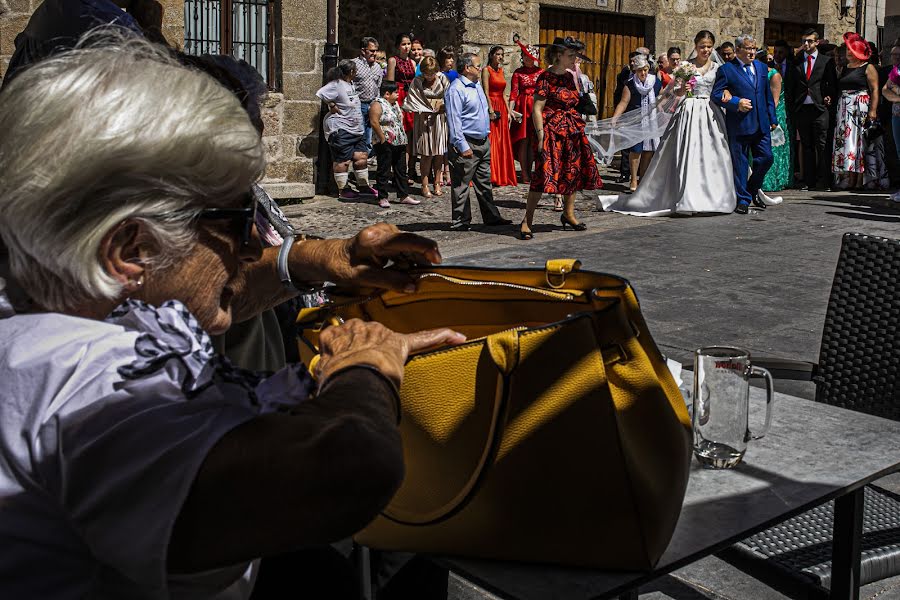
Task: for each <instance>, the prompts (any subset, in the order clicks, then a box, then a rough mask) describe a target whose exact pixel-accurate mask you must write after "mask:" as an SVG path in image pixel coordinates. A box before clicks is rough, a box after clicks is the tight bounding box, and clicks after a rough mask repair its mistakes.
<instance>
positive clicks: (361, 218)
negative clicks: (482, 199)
mask: <svg viewBox="0 0 900 600" xmlns="http://www.w3.org/2000/svg"><path fill="white" fill-rule="evenodd" d="M611 177H612V176H611V175H610V174H606V176H605V177H604V181H608V180H610V179H611ZM622 189H624V186H621V185H617V184H607V188H606V189H604V190H599V191H597V192H581V193H579V194H578V197H577V198H576V202H575V210H576V215H577V217H578V219H579V220H582V221H584V222H585V223H586V224H587V225H588V229H587V231H585V232H576V233H573V232H572V231H571V230H569V231H567V232H563V231H562V228H561V226H560V223H559V215H560V213H558V212H554V211H553V197H552V196H544V198H543V199H542V200H541V204H540V205H539V206H538V210H537V212H536V213H535V219H534V221H535V227H534V232H535V240H540V241H548V240H551V239H555V238H557V237H567V236H572V235H575V236H584V235H590V234H593V233H597V232H598V231H605V230H610V229H616V230H621V229H625V228H631V227H641V226H645V225H650V224H652V223H653V221H655V220H658V219H638V218H634V217H625V216H623V215H618V214H615V213H602V212H597V209H596V200H597V195H598V194H600V193H618V192H619V191H621V190H622ZM420 192H421V188H420V187H419V186H418V184H416V186H414V187H413V194H412V196H413V197H414V198H416V199H417V200H421V201H422V203H421V204H419V205H417V206H409V205H402V204H392V205H391V208H379V206H378V204H377V203H376V202H374V201H373V200H371V199H365V200H358V201H357V200H355V201H342V200H338V199H337V198H334V197H329V196H316V197H315V198H312V199H309V200H305V201H304V202H303V203H301V204H293V205H287V206H284V207H282V208H283V209H284V211H285V213H286V214H287V215H288V216H289V217H290V218H291V220H292V222H293V223H294V225H295V226H297V227H298V228H299V229H300V231H302V232H303V233H306V234H309V235H316V236H320V237H344V236H349V235H353V234H355V233H356V232H358V231H359V230H360V229H362V228H363V227H365V226H367V225H371V224H373V223H378V222H381V221H385V222H388V223H393V224H395V225H397V226H398V227H400V229H403V230H404V231H412V232H415V233H419V234H421V235H424V236H427V237H430V238H432V239H434V240H436V241H437V242H438V243H439V244H440V248H441V252H442V254H443V255H444V257H445V258H449V257H452V256H459V255H462V254H467V253H469V252H478V251H489V250H492V249H495V248H498V247H503V246H508V245H511V244H513V245H514V244H519V243H521V240H519V239H518V238H517V237H516V232H517V231H518V223H520V222H521V221H522V220H523V219H524V218H525V196H526V195H527V194H528V186H527V185H523V184H520V185H519V186H518V187H502V188H494V201H495V203H496V204H497V206H498V207H499V209H500V212H501V213H502V214H503V216H504V217H505V218H508V219H510V220H512V221H513V225H510V226H508V227H500V228H487V227H482V226H481V225H479V223H480V222H481V215H480V213H479V211H478V206H477V202H475V193H474V191H471V201H472V215H473V218H472V224H473V228H472V230H471V231H468V232H454V231H450V230H449V227H450V189H449V188H444V195H443V196H442V197H439V196H434V197H432V198H430V199H426V198H423V197H422V196H421V195H420ZM394 198H395V196H394V194H391V199H392V200H393V199H394Z"/></svg>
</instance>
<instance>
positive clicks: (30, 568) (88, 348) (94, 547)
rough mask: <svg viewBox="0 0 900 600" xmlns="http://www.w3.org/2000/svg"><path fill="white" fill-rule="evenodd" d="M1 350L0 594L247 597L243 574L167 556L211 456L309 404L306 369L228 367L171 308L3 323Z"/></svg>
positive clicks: (243, 569)
mask: <svg viewBox="0 0 900 600" xmlns="http://www.w3.org/2000/svg"><path fill="white" fill-rule="evenodd" d="M0 340H2V343H0V382H2V384H0V547H2V548H3V552H2V553H0V597H2V598H38V597H42V598H69V597H70V598H84V597H91V598H94V597H98V598H106V597H110V598H179V597H184V598H187V597H190V598H246V597H247V596H249V593H250V590H251V587H252V579H253V577H254V572H253V571H254V564H255V563H245V564H240V565H235V566H234V567H232V568H226V569H217V570H214V571H209V572H206V573H202V574H195V575H187V576H186V575H177V576H174V575H171V574H169V573H167V571H166V551H167V548H168V544H169V539H170V536H171V533H172V528H173V525H174V522H175V519H176V517H177V516H178V513H179V511H180V509H181V506H182V504H183V502H184V500H185V498H186V497H187V494H188V492H189V490H190V487H191V483H192V482H193V480H194V477H195V475H196V473H197V471H198V469H199V467H200V465H201V464H202V462H203V460H204V458H205V457H206V455H207V453H208V452H209V450H210V449H211V448H212V446H213V445H214V444H215V443H216V442H217V441H218V440H219V439H220V438H221V437H222V436H223V435H224V434H225V433H226V432H228V431H230V430H231V429H233V428H234V427H236V426H238V425H240V424H241V423H244V422H246V421H248V420H250V419H252V418H254V417H256V416H258V415H260V414H263V413H267V412H272V411H277V410H286V409H289V408H291V407H293V406H296V405H297V404H298V403H300V402H302V401H303V400H304V399H305V398H307V397H308V396H309V394H310V392H311V391H312V389H313V383H312V380H311V379H310V378H309V375H308V373H307V372H306V370H305V368H304V367H303V366H302V365H292V366H289V367H286V368H285V369H282V370H281V371H278V372H277V373H276V374H274V375H272V376H270V377H264V376H262V375H260V374H257V373H253V372H250V371H244V370H242V369H239V368H237V367H235V366H233V365H232V364H231V363H230V362H229V361H228V359H226V358H223V357H221V356H219V355H216V354H215V353H214V352H213V349H212V345H211V343H210V339H209V336H208V335H207V334H206V333H205V332H204V331H203V330H202V329H201V328H200V326H199V324H198V322H197V320H196V319H195V318H194V317H193V315H191V314H190V312H188V310H187V308H186V307H185V306H184V305H183V304H181V303H180V302H177V301H168V302H165V303H164V304H163V305H162V306H160V307H159V308H155V307H152V306H149V305H147V304H143V303H141V302H136V301H133V300H129V301H126V302H125V304H123V305H122V306H120V307H119V308H117V309H116V310H115V311H113V313H112V314H111V315H110V316H109V317H108V318H107V319H106V320H105V321H95V320H89V319H82V318H77V317H71V316H65V315H61V314H55V313H43V314H24V315H16V316H13V317H10V318H7V319H0ZM260 509H261V510H265V507H260ZM223 526H224V527H227V523H223Z"/></svg>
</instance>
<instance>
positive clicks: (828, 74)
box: [785, 29, 837, 190]
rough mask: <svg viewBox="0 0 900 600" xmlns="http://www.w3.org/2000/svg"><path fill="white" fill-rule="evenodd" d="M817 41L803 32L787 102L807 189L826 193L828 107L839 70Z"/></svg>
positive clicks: (814, 33)
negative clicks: (797, 136) (821, 49)
mask: <svg viewBox="0 0 900 600" xmlns="http://www.w3.org/2000/svg"><path fill="white" fill-rule="evenodd" d="M818 41H819V34H818V32H817V31H816V30H815V29H807V30H806V31H804V32H803V36H802V43H803V46H802V48H801V51H800V53H799V54H798V55H797V57H796V58H795V59H794V63H793V65H792V66H791V71H790V73H789V74H788V76H786V77H785V80H786V81H785V83H786V84H787V88H786V90H785V96H786V98H785V101H786V102H787V108H788V110H789V112H790V113H791V115H792V117H793V124H794V127H795V128H796V129H797V133H799V134H800V146H801V147H802V148H803V177H804V180H805V182H804V183H805V186H804V187H807V188H817V189H821V190H824V189H828V188H829V187H830V179H831V177H830V174H831V149H830V148H829V147H828V132H829V129H830V128H831V126H832V124H831V119H830V118H829V116H830V114H829V113H830V111H829V108H830V107H831V104H832V100H833V99H834V98H835V95H836V94H837V71H835V68H834V61H833V60H832V59H831V57H830V56H826V55H825V54H822V53H821V52H819V51H818V48H817V44H818Z"/></svg>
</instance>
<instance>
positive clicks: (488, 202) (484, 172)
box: [449, 136, 503, 227]
mask: <svg viewBox="0 0 900 600" xmlns="http://www.w3.org/2000/svg"><path fill="white" fill-rule="evenodd" d="M466 142H467V143H468V144H469V148H470V149H471V150H472V156H470V157H469V158H466V157H464V156H462V155H461V154H460V153H459V150H457V149H456V148H455V147H453V146H452V145H451V147H450V151H449V157H450V178H451V181H452V183H453V189H452V191H451V194H450V201H451V207H452V218H451V222H450V226H451V227H460V226H463V225H468V224H469V223H470V222H471V221H472V207H471V204H470V203H469V182H470V181H471V182H472V187H474V189H475V197H476V198H477V199H478V207H479V208H480V209H481V220H482V221H484V222H485V223H495V222H497V221H499V220H501V219H502V218H503V217H502V216H500V211H499V210H497V206H496V205H495V204H494V190H493V188H492V187H491V142H490V140H489V139H488V138H484V139H481V140H479V139H476V138H470V137H469V136H466Z"/></svg>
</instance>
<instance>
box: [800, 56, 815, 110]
mask: <svg viewBox="0 0 900 600" xmlns="http://www.w3.org/2000/svg"><path fill="white" fill-rule="evenodd" d="M810 58H812V65H811V66H810V65H809V59H810ZM817 58H819V51H818V50H816V51H815V52H813V53H812V54H808V53H806V52H804V53H803V76H804V77H806V70H807V69H809V72H810V73H812V71H813V69H815V68H816V59H817ZM814 103H815V102H814V101H813V99H812V96H810V95H809V94H808V93H807V94H806V98H804V99H803V104H814Z"/></svg>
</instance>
